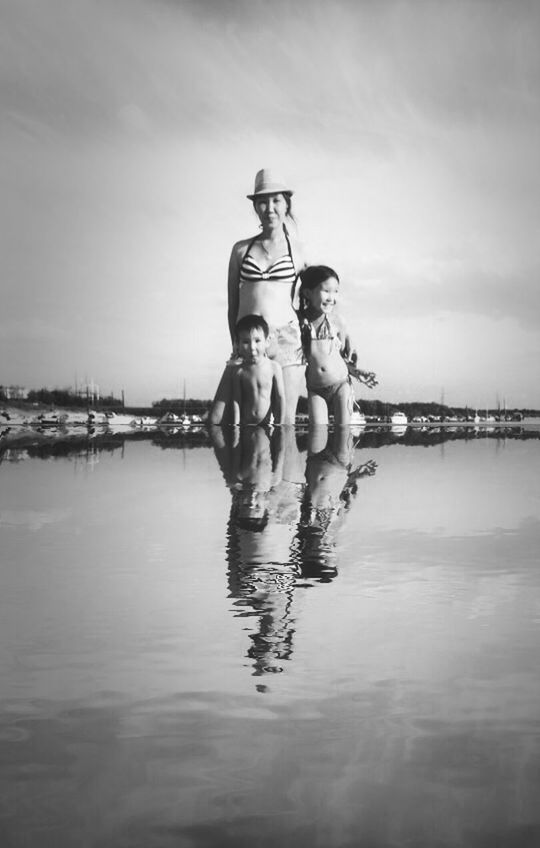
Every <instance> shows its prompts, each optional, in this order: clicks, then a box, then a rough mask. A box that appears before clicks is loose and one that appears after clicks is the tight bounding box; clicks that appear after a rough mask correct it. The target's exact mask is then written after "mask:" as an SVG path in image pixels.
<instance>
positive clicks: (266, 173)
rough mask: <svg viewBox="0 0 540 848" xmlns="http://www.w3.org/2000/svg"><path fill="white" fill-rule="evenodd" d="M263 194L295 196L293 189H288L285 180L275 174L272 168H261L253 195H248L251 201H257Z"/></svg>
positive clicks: (257, 174) (256, 177)
mask: <svg viewBox="0 0 540 848" xmlns="http://www.w3.org/2000/svg"><path fill="white" fill-rule="evenodd" d="M261 194H288V195H289V196H290V195H291V194H293V191H292V189H290V188H287V183H286V182H285V180H284V179H283V178H282V177H281V176H278V174H274V173H273V171H272V170H271V169H270V168H261V170H260V171H257V173H256V175H255V187H254V189H253V194H248V195H247V197H248V198H249V199H250V200H255V198H256V197H259V196H260V195H261Z"/></svg>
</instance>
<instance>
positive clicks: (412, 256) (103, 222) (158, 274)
mask: <svg viewBox="0 0 540 848" xmlns="http://www.w3.org/2000/svg"><path fill="white" fill-rule="evenodd" d="M539 34H540V4H538V3H536V2H533V0H530V2H526V1H525V0H513V2H506V0H504V2H497V0H491V1H490V2H486V0H452V2H449V0H448V2H447V0H444V2H443V0H378V2H373V0H365V2H362V0H350V2H349V0H327V2H323V0H302V2H299V0H272V2H266V0H176V1H175V0H47V2H43V0H16V2H15V0H0V110H1V114H0V185H1V191H0V214H1V219H0V233H1V234H0V239H1V245H0V291H1V300H0V302H1V309H0V383H2V384H7V385H9V384H20V385H23V386H25V387H27V388H29V389H30V388H39V387H41V386H49V387H66V386H70V385H71V386H73V385H74V384H75V381H78V382H81V381H83V380H84V379H85V378H88V379H93V380H94V381H95V383H97V384H98V385H99V386H100V389H101V391H102V392H104V393H109V392H114V394H115V395H117V396H119V395H120V392H121V391H122V390H124V392H125V398H126V403H128V404H132V405H134V404H149V403H150V402H152V401H154V400H159V399H161V398H163V397H168V398H171V397H181V396H182V394H183V387H184V383H185V386H186V394H187V396H188V397H198V398H210V397H211V396H212V395H213V392H214V389H215V387H216V384H217V382H218V379H219V376H220V374H221V371H222V368H223V365H224V362H225V360H226V359H227V357H228V355H229V353H230V341H229V336H228V330H227V318H226V308H227V297H226V290H227V282H226V277H227V264H228V259H229V253H230V249H231V246H232V244H233V243H234V242H235V241H237V240H238V239H240V238H246V237H248V236H250V235H254V234H255V233H256V232H257V231H258V230H257V225H258V221H257V219H256V217H255V215H254V212H253V209H252V206H251V204H250V202H249V201H248V200H247V199H246V194H247V193H249V192H250V191H251V190H252V187H253V180H254V175H255V172H256V171H257V170H258V169H259V168H262V167H271V168H273V169H275V170H277V171H278V172H280V173H281V174H283V175H284V177H285V179H286V180H287V181H288V183H289V185H290V186H291V188H293V189H294V192H295V193H294V197H293V202H294V213H295V217H296V220H297V228H298V235H299V237H300V239H301V241H302V242H303V244H304V247H305V250H306V253H307V256H308V259H309V261H311V262H315V263H316V262H323V263H324V264H328V265H330V266H332V267H334V268H335V269H336V271H337V272H338V273H339V276H340V278H341V292H340V299H341V310H342V312H343V313H344V315H345V316H346V318H347V322H348V325H349V329H350V332H351V336H352V337H353V339H354V340H355V343H356V347H357V349H358V351H359V363H360V364H361V365H362V366H363V367H365V368H368V369H369V370H373V371H375V372H376V373H377V376H378V379H379V386H378V387H377V388H376V389H375V390H373V391H371V392H370V391H369V390H367V389H365V388H362V389H361V390H360V391H359V392H357V394H358V396H359V397H360V398H362V397H370V398H379V399H381V400H384V401H389V402H400V401H402V402H403V401H411V400H425V401H431V400H435V401H439V400H441V398H444V401H445V402H446V403H447V404H449V405H456V406H464V405H469V406H473V407H474V406H476V407H484V406H488V405H489V406H491V407H493V406H494V405H496V403H497V401H499V402H501V404H502V403H503V402H504V401H506V403H507V404H508V406H518V407H524V406H528V407H535V408H540V153H539V151H540V52H539V51H538V36H539Z"/></svg>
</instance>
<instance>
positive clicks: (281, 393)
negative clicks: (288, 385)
mask: <svg viewBox="0 0 540 848" xmlns="http://www.w3.org/2000/svg"><path fill="white" fill-rule="evenodd" d="M272 371H273V377H272V400H271V410H272V415H273V416H274V425H275V426H276V427H281V425H282V424H283V415H284V413H285V385H284V383H283V371H282V370H281V365H278V363H277V362H273V361H272Z"/></svg>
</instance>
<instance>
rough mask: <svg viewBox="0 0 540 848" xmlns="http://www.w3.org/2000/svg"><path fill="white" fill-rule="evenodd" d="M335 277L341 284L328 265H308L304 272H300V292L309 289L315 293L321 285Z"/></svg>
mask: <svg viewBox="0 0 540 848" xmlns="http://www.w3.org/2000/svg"><path fill="white" fill-rule="evenodd" d="M331 277H333V278H334V279H335V280H337V281H338V283H339V277H338V275H337V274H336V272H335V271H334V269H333V268H329V266H328V265H308V267H307V268H304V270H303V271H300V291H302V289H309V291H313V289H316V288H317V286H320V285H321V283H324V282H325V281H326V280H329V279H330V278H331Z"/></svg>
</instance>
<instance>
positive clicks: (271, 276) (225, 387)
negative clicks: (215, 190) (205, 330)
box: [210, 168, 305, 424]
mask: <svg viewBox="0 0 540 848" xmlns="http://www.w3.org/2000/svg"><path fill="white" fill-rule="evenodd" d="M292 194H293V192H292V190H291V189H290V188H288V187H287V184H286V183H285V181H284V180H282V179H281V178H279V177H277V176H276V175H275V174H273V173H272V172H271V171H270V170H269V169H268V168H263V169H262V170H261V171H259V172H258V173H257V175H256V177H255V187H254V190H253V194H248V195H247V196H248V198H249V200H251V201H252V203H253V208H254V209H255V212H256V214H257V217H258V218H259V221H260V227H261V232H260V233H259V234H258V235H256V236H255V237H253V238H249V239H242V241H238V242H236V244H235V245H234V246H233V249H232V252H231V258H230V261H229V281H228V304H229V305H228V320H229V332H230V334H231V340H232V343H233V356H232V357H231V359H230V360H229V362H228V363H227V366H226V368H225V371H224V372H223V376H222V378H221V381H220V384H219V386H218V389H217V392H216V396H215V398H214V402H213V405H212V410H211V412H210V422H211V423H212V424H221V423H223V422H224V421H227V422H228V421H229V420H230V418H229V407H230V400H231V397H232V392H231V386H232V375H233V370H234V367H235V353H234V337H235V336H234V328H235V326H236V322H237V321H238V319H239V318H242V317H243V316H244V315H250V314H256V315H262V316H263V318H264V319H265V320H266V322H267V323H268V325H269V327H270V336H269V346H268V356H269V357H270V358H271V359H275V360H276V362H278V363H279V364H280V365H281V367H282V369H283V382H284V387H285V415H284V423H285V424H294V420H295V415H296V407H297V404H298V397H299V395H300V393H301V392H302V390H304V389H305V379H304V369H305V363H304V358H303V355H302V343H301V338H300V327H299V324H298V318H297V315H296V312H295V310H294V307H293V300H294V297H295V288H296V281H297V277H298V274H299V272H300V271H301V270H302V268H303V267H305V262H304V259H303V256H302V253H301V250H300V247H299V245H298V243H297V241H296V240H295V239H294V238H293V237H292V236H291V233H290V232H289V229H288V227H287V223H288V221H292V220H293V217H292V212H291V196H292Z"/></svg>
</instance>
